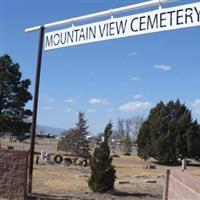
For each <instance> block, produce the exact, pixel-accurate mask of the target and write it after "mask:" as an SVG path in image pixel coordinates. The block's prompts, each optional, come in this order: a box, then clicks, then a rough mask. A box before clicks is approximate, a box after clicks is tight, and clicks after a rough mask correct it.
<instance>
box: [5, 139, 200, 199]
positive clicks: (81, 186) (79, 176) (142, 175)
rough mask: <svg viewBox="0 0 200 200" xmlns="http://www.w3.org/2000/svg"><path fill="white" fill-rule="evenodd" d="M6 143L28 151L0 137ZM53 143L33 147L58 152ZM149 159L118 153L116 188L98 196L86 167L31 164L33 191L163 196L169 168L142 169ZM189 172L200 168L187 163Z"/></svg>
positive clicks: (51, 195)
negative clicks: (32, 167) (89, 179)
mask: <svg viewBox="0 0 200 200" xmlns="http://www.w3.org/2000/svg"><path fill="white" fill-rule="evenodd" d="M7 145H12V146H14V147H15V149H24V150H27V149H28V148H29V144H22V143H21V144H20V143H9V142H8V140H2V146H3V147H6V146H7ZM56 146H57V141H56V140H55V139H39V140H37V144H36V148H35V150H36V151H37V152H40V151H41V150H46V151H48V152H49V153H54V154H56V153H58V152H57V151H56ZM59 153H62V152H59ZM52 160H53V156H52ZM149 162H150V161H148V162H145V161H143V160H141V159H140V158H139V157H138V156H137V155H136V153H134V154H133V155H131V156H123V155H120V157H119V158H114V160H113V164H114V166H115V169H116V171H117V179H116V182H115V191H114V192H112V193H111V194H103V195H99V194H93V193H92V192H91V190H90V189H89V187H88V185H87V180H88V178H89V176H90V168H89V167H80V166H75V165H70V166H64V165H59V164H44V162H42V161H40V164H39V165H34V172H33V193H35V194H38V195H39V196H40V199H52V200H53V199H60V200H61V199H62V200H64V199H88V200H90V199H94V200H98V199H106V200H107V199H113V200H114V199H117V200H118V199H127V200H128V199H148V200H149V199H152V200H153V199H162V192H163V183H164V174H165V170H166V168H168V167H167V166H162V165H158V164H156V169H144V165H145V164H147V163H149ZM176 168H180V166H177V167H176ZM188 171H190V172H191V173H192V174H195V175H200V167H195V166H189V167H188ZM147 180H154V181H156V183H147V182H146V181H147ZM120 182H122V183H124V184H120ZM41 195H42V196H43V197H44V198H42V197H41Z"/></svg>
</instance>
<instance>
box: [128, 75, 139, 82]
mask: <svg viewBox="0 0 200 200" xmlns="http://www.w3.org/2000/svg"><path fill="white" fill-rule="evenodd" d="M130 80H131V81H139V80H140V78H139V77H135V76H133V77H131V78H130Z"/></svg>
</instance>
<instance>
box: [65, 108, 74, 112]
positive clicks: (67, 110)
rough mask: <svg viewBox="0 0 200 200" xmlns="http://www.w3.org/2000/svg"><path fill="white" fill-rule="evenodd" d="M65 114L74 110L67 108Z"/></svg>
mask: <svg viewBox="0 0 200 200" xmlns="http://www.w3.org/2000/svg"><path fill="white" fill-rule="evenodd" d="M64 112H72V109H71V108H67V109H65V110H64Z"/></svg>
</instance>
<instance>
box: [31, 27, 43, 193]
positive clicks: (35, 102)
mask: <svg viewBox="0 0 200 200" xmlns="http://www.w3.org/2000/svg"><path fill="white" fill-rule="evenodd" d="M39 30H40V36H39V46H38V58H37V69H36V77H35V92H34V102H33V119H32V127H31V145H30V156H29V177H28V178H29V182H28V192H29V193H30V192H32V178H33V163H34V150H35V132H36V125H37V109H38V96H39V87H40V72H41V63H42V49H43V41H44V26H41V27H40V29H39Z"/></svg>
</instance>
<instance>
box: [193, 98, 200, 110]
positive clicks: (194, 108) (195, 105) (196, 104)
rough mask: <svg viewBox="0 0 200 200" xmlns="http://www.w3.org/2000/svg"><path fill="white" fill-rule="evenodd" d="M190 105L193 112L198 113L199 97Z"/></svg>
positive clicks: (199, 106) (199, 108)
mask: <svg viewBox="0 0 200 200" xmlns="http://www.w3.org/2000/svg"><path fill="white" fill-rule="evenodd" d="M192 106H193V110H194V112H195V113H200V99H196V100H195V101H194V103H193V104H192Z"/></svg>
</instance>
